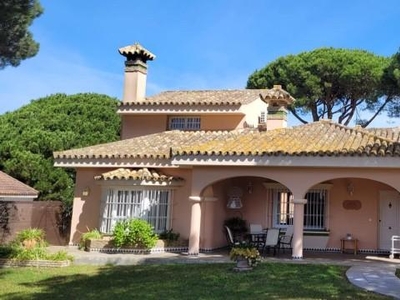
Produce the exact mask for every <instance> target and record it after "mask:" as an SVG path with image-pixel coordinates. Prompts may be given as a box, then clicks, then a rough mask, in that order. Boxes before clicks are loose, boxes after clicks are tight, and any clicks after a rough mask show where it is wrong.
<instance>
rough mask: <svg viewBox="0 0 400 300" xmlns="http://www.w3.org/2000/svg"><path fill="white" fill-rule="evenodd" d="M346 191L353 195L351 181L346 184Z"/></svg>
mask: <svg viewBox="0 0 400 300" xmlns="http://www.w3.org/2000/svg"><path fill="white" fill-rule="evenodd" d="M347 193H348V194H349V195H350V196H353V194H354V185H353V183H352V182H350V183H349V184H348V185H347Z"/></svg>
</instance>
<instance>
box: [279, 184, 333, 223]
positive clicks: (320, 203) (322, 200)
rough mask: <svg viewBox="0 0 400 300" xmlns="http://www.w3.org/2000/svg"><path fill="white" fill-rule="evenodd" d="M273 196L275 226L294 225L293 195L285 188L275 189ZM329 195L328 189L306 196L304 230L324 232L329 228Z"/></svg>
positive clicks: (313, 190)
mask: <svg viewBox="0 0 400 300" xmlns="http://www.w3.org/2000/svg"><path fill="white" fill-rule="evenodd" d="M272 195H273V226H274V227H286V226H288V225H293V215H294V204H293V196H292V194H291V193H290V192H289V191H288V190H287V189H285V188H274V189H273V192H272ZM327 195H328V191H327V189H326V188H321V189H312V190H309V191H308V193H307V194H306V199H307V203H306V204H305V205H304V223H303V224H304V229H309V230H323V229H325V228H326V227H327V226H326V225H327V224H326V207H327V205H326V204H327Z"/></svg>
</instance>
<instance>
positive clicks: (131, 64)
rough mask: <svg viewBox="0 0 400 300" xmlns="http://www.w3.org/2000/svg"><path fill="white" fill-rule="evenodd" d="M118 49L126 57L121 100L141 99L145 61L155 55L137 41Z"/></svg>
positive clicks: (144, 80) (142, 98)
mask: <svg viewBox="0 0 400 300" xmlns="http://www.w3.org/2000/svg"><path fill="white" fill-rule="evenodd" d="M118 51H119V53H120V54H121V55H122V56H125V57H126V61H125V78H124V95H123V98H122V102H123V103H127V102H135V101H143V100H144V99H145V96H146V78H147V63H146V62H147V61H148V60H153V59H154V58H155V55H154V54H152V53H151V52H150V51H148V50H146V49H145V48H143V47H142V46H141V45H140V44H138V43H135V44H134V45H130V46H126V47H123V48H120V49H118Z"/></svg>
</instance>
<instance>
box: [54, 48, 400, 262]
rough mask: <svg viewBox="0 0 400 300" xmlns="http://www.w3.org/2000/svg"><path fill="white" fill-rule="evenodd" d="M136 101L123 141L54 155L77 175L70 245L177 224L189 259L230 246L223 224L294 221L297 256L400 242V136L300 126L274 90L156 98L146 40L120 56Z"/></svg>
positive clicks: (127, 101) (127, 95) (127, 102)
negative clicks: (98, 235) (133, 225)
mask: <svg viewBox="0 0 400 300" xmlns="http://www.w3.org/2000/svg"><path fill="white" fill-rule="evenodd" d="M119 52H120V54H121V55H122V56H124V57H125V58H126V60H125V79H124V95H123V100H122V102H121V103H120V105H119V108H118V111H117V113H118V114H119V115H120V116H121V118H122V126H123V127H122V134H121V140H120V141H117V142H112V143H106V144H100V145H94V146H90V147H85V148H80V149H71V150H66V151H61V152H55V153H54V159H55V166H59V167H65V168H75V169H76V172H77V174H76V187H75V196H74V203H73V216H72V228H71V235H70V236H71V239H70V244H76V243H78V241H79V238H80V235H81V234H82V232H85V231H87V230H88V229H94V228H98V229H100V230H101V231H102V232H104V233H110V232H111V231H112V228H113V225H114V224H115V223H116V222H117V221H118V220H122V219H126V218H129V217H139V218H144V219H146V220H148V221H149V222H150V223H151V224H152V225H153V226H154V228H155V230H156V232H161V231H163V230H165V229H171V228H173V230H174V231H176V232H179V233H180V235H181V236H182V237H185V238H187V239H188V240H189V245H188V253H189V254H194V255H195V254H198V253H199V252H200V251H208V250H212V249H217V248H220V247H223V246H225V245H226V239H225V235H224V232H223V222H224V220H226V219H227V218H229V217H232V216H241V217H243V218H244V219H246V220H247V222H249V223H257V224H262V225H263V227H269V228H271V227H279V228H282V229H285V228H287V226H288V225H291V224H293V225H294V235H293V250H292V257H293V258H295V259H301V258H302V257H303V250H304V249H316V250H317V249H318V250H331V251H336V250H339V249H341V246H342V244H341V243H342V242H341V239H342V238H343V237H346V236H347V234H350V235H351V236H352V237H353V239H354V240H355V239H356V240H357V241H358V248H359V249H360V250H361V251H364V252H375V251H388V250H389V249H390V246H391V242H390V239H391V236H392V235H398V234H400V201H399V198H400V197H399V191H400V163H399V155H400V144H399V143H398V140H399V135H398V132H397V131H396V130H394V129H376V130H366V129H363V128H361V127H355V128H349V127H345V126H342V125H339V124H335V123H333V122H331V121H329V120H323V121H319V122H315V123H311V124H306V125H301V126H295V127H288V126H287V110H286V107H287V105H289V104H291V103H293V101H295V99H293V97H291V95H289V94H288V93H287V92H286V91H284V90H283V89H282V88H281V86H279V85H276V86H274V87H272V88H271V89H263V90H215V91H166V92H161V93H160V94H157V95H155V96H152V97H146V95H145V90H146V77H147V62H148V61H151V60H153V59H154V58H155V56H154V55H153V54H152V53H151V52H149V51H148V50H146V49H145V48H143V47H142V46H141V45H139V44H134V45H131V46H127V47H124V48H121V49H119Z"/></svg>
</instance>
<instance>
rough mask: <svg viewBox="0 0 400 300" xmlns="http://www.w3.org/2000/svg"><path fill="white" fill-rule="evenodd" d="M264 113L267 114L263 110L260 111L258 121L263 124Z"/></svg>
mask: <svg viewBox="0 0 400 300" xmlns="http://www.w3.org/2000/svg"><path fill="white" fill-rule="evenodd" d="M266 115H267V114H266V113H265V111H262V112H261V113H260V119H259V123H261V124H263V123H265V122H266V121H267V118H266Z"/></svg>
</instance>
